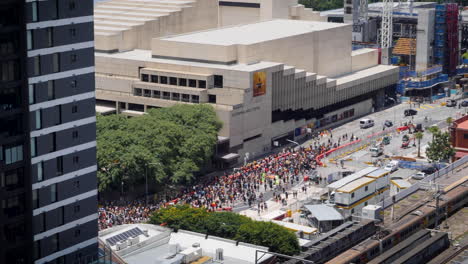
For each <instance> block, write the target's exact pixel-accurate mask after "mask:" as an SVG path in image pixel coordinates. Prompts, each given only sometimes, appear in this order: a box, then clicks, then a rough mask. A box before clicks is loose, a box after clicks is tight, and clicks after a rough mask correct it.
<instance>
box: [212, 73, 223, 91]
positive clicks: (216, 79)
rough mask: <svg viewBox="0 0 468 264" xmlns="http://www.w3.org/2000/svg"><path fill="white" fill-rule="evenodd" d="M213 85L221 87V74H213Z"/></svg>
mask: <svg viewBox="0 0 468 264" xmlns="http://www.w3.org/2000/svg"><path fill="white" fill-rule="evenodd" d="M214 87H215V88H223V76H222V75H215V76H214Z"/></svg>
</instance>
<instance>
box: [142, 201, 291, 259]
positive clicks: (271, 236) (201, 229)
mask: <svg viewBox="0 0 468 264" xmlns="http://www.w3.org/2000/svg"><path fill="white" fill-rule="evenodd" d="M150 223H152V224H156V225H160V224H165V225H166V226H168V227H170V228H173V229H175V230H178V229H184V230H189V231H193V232H198V233H203V234H208V235H213V236H217V237H222V238H227V239H234V240H236V241H241V242H245V243H251V244H255V245H260V246H265V247H268V248H269V250H270V251H272V252H277V253H281V254H286V255H295V254H298V253H299V252H300V248H299V242H298V239H297V237H296V235H295V234H294V233H293V232H292V231H289V230H288V229H286V228H284V227H282V226H280V225H277V224H275V223H271V222H263V221H254V220H252V219H250V218H248V217H246V216H243V215H239V214H236V213H232V212H209V211H207V210H206V209H205V208H191V207H189V206H188V205H178V206H171V207H168V208H162V209H160V210H158V211H156V212H155V213H154V214H153V215H152V216H151V218H150Z"/></svg>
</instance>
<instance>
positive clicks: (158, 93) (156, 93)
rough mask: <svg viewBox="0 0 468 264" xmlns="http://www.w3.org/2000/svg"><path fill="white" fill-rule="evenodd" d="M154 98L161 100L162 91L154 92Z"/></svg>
mask: <svg viewBox="0 0 468 264" xmlns="http://www.w3.org/2000/svg"><path fill="white" fill-rule="evenodd" d="M153 98H161V92H160V91H153Z"/></svg>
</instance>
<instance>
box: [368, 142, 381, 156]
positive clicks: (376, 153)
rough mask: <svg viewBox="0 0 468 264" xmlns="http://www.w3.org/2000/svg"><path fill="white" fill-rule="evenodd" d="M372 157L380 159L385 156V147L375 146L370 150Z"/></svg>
mask: <svg viewBox="0 0 468 264" xmlns="http://www.w3.org/2000/svg"><path fill="white" fill-rule="evenodd" d="M369 152H370V153H371V157H378V156H380V155H382V154H383V147H382V146H381V145H376V146H373V147H371V148H370V149H369Z"/></svg>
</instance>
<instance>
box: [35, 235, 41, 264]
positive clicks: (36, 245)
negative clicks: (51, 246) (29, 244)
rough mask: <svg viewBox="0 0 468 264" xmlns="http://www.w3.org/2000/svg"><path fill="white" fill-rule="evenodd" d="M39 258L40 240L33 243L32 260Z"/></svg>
mask: <svg viewBox="0 0 468 264" xmlns="http://www.w3.org/2000/svg"><path fill="white" fill-rule="evenodd" d="M40 258H41V240H37V241H34V260H36V259H40Z"/></svg>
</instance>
